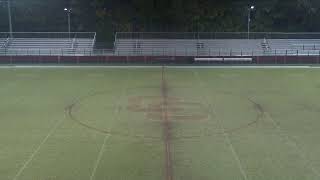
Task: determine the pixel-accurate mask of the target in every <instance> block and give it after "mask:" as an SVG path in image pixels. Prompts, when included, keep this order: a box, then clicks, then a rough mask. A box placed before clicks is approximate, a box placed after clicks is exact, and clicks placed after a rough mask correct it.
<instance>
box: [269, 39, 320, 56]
mask: <svg viewBox="0 0 320 180" xmlns="http://www.w3.org/2000/svg"><path fill="white" fill-rule="evenodd" d="M268 42H269V46H270V52H271V53H277V52H278V53H286V54H292V55H295V54H297V53H299V54H301V55H312V54H317V55H318V54H319V51H320V39H270V40H269V41H268Z"/></svg>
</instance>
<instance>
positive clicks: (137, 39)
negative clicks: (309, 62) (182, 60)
mask: <svg viewBox="0 0 320 180" xmlns="http://www.w3.org/2000/svg"><path fill="white" fill-rule="evenodd" d="M248 37H249V38H248ZM114 49H115V54H116V55H133V56H135V55H145V56H158V55H160V56H162V55H165V56H257V55H258V56H269V55H319V54H320V33H263V32H262V33H251V34H250V36H248V34H247V33H152V32H151V33H143V32H142V33H139V32H127V33H126V32H122V33H117V35H116V40H115V48H114Z"/></svg>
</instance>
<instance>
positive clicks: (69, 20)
mask: <svg viewBox="0 0 320 180" xmlns="http://www.w3.org/2000/svg"><path fill="white" fill-rule="evenodd" d="M63 10H64V11H65V12H67V15H68V33H69V39H70V37H71V36H70V33H71V19H70V16H71V13H72V9H71V8H64V9H63Z"/></svg>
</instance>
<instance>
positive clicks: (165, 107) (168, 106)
mask: <svg viewBox="0 0 320 180" xmlns="http://www.w3.org/2000/svg"><path fill="white" fill-rule="evenodd" d="M127 109H128V110H129V111H131V112H139V113H144V114H145V117H146V118H147V119H149V120H153V121H161V120H162V118H163V112H164V111H165V112H166V113H167V116H168V118H169V119H170V121H183V120H189V121H192V120H194V121H199V120H207V119H208V110H207V107H205V106H204V105H203V104H201V103H199V102H195V101H186V100H185V99H183V98H178V97H167V98H166V99H165V100H164V99H163V97H161V96H136V97H130V98H129V100H128V107H127Z"/></svg>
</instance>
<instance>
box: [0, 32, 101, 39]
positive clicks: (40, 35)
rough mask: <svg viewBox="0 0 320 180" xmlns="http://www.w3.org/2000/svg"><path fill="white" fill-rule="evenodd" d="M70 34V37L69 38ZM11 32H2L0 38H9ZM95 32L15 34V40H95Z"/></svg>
mask: <svg viewBox="0 0 320 180" xmlns="http://www.w3.org/2000/svg"><path fill="white" fill-rule="evenodd" d="M69 34H70V36H69ZM9 35H10V34H9V32H0V38H7V37H9ZM95 36H96V33H95V32H70V33H69V32H13V33H12V37H13V38H58V39H59V38H69V37H70V38H90V39H94V38H95Z"/></svg>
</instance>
